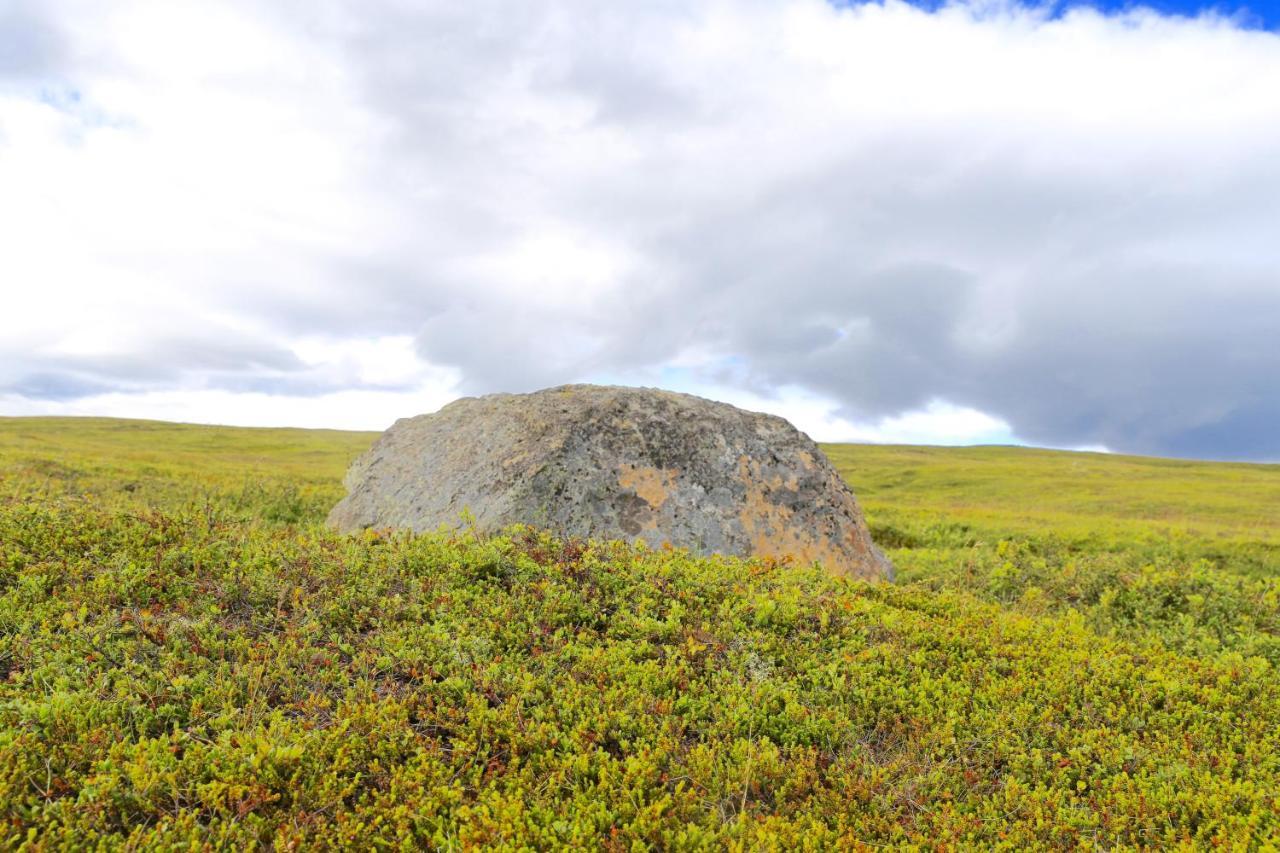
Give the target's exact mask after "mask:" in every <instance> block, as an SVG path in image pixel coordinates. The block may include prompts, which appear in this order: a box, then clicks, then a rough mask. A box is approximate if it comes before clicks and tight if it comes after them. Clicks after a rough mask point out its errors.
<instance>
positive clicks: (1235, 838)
mask: <svg viewBox="0 0 1280 853" xmlns="http://www.w3.org/2000/svg"><path fill="white" fill-rule="evenodd" d="M372 438H373V436H372V435H371V434H367V433H341V432H327V431H304V430H246V429H232V428H212V427H196V426H183V425H173V424H160V423H151V422H139V421H112V420H99V419H56V420H48V419H0V818H2V820H0V846H2V847H5V848H11V847H19V846H22V845H23V844H26V845H28V846H29V847H30V848H32V849H58V848H62V847H82V846H92V845H95V844H99V843H100V844H102V845H103V846H106V847H117V846H119V847H123V846H134V847H136V846H139V845H146V846H179V845H181V846H191V845H192V844H195V845H197V846H213V847H237V848H238V847H246V846H255V845H260V846H272V845H274V846H278V847H282V848H289V847H303V848H313V847H333V846H348V847H359V848H362V849H367V848H371V847H403V846H422V845H431V846H435V847H440V848H445V849H449V848H467V847H475V846H489V845H499V846H510V847H535V848H542V847H554V846H575V847H582V846H586V847H591V848H600V847H603V848H608V849H645V848H648V847H654V848H662V849H668V848H669V849H701V848H708V847H711V848H720V847H724V846H729V847H742V848H752V849H754V848H763V849H779V850H791V849H822V848H825V847H833V846H842V847H854V848H856V847H859V846H867V847H873V846H874V847H882V846H886V845H888V846H910V845H912V844H924V845H928V846H948V845H952V846H963V847H981V848H991V847H1003V848H1006V849H1027V848H1036V847H1075V846H1086V845H1087V846H1090V847H1093V846H1103V847H1119V848H1123V847H1162V848H1164V847H1177V846H1185V847H1203V846H1209V845H1211V844H1218V845H1222V846H1226V847H1228V848H1240V849H1250V848H1258V847H1264V846H1266V844H1267V843H1268V841H1270V842H1272V843H1274V842H1275V841H1276V840H1277V839H1280V675H1278V674H1277V667H1278V666H1280V581H1277V578H1278V577H1280V468H1276V467H1268V466H1248V465H1225V464H1207V463H1191V462H1172V461H1166V460H1152V459H1135V458H1126V457H1113V456H1100V455H1093V454H1074V453H1055V452H1048V451H1037V450H1024V449H1015V448H972V449H941V448H919V447H870V446H832V447H828V448H827V451H828V453H829V454H830V455H831V456H832V458H833V459H834V460H835V462H836V464H837V465H838V466H839V467H840V468H841V470H842V471H843V472H844V473H845V474H846V476H847V477H848V478H849V480H850V482H851V483H852V484H853V486H854V488H855V490H856V491H857V492H858V493H859V496H860V498H861V499H862V502H863V505H864V508H865V509H866V510H867V514H868V518H869V520H870V522H871V525H872V528H873V531H874V532H875V534H876V535H877V537H878V539H879V541H881V542H882V543H883V544H885V545H886V546H888V548H889V551H890V554H891V556H892V557H893V559H894V561H895V562H896V564H897V565H898V569H899V578H900V580H899V583H897V584H895V585H892V586H891V585H883V584H882V585H869V584H865V583H860V582H850V581H846V580H842V579H834V578H830V577H827V576H826V575H825V574H824V573H823V572H822V571H821V570H820V569H818V568H815V567H809V566H794V565H781V564H778V563H775V562H767V561H763V562H762V561H738V560H730V559H719V558H714V559H696V558H691V557H689V556H687V555H685V554H682V553H679V552H671V551H643V550H636V549H631V548H627V547H625V546H622V545H619V544H616V543H579V542H560V541H556V540H554V539H551V538H549V537H547V536H545V535H543V534H541V533H538V532H536V531H527V530H513V531H511V532H510V533H509V534H507V535H505V536H497V537H483V536H477V535H472V534H462V535H456V536H448V535H443V534H441V535H431V536H420V537H409V536H395V537H391V538H382V537H377V536H373V535H366V536H358V537H339V536H336V535H333V534H331V533H328V532H327V531H325V530H324V529H323V528H322V527H321V525H320V521H321V520H322V518H323V516H324V513H325V512H326V511H327V509H328V507H329V506H330V505H332V503H333V502H335V501H336V500H337V499H338V497H339V496H340V494H341V492H342V486H341V476H342V473H343V471H344V470H345V468H346V466H347V464H348V463H349V462H350V460H351V459H353V458H354V457H355V456H356V455H357V454H358V453H360V452H361V451H362V450H363V449H364V448H365V447H366V446H367V445H368V444H369V442H370V441H371V440H372Z"/></svg>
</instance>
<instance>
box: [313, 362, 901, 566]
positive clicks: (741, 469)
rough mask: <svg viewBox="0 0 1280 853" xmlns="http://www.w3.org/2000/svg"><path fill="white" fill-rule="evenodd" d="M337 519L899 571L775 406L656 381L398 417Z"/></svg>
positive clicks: (482, 401) (814, 450)
mask: <svg viewBox="0 0 1280 853" xmlns="http://www.w3.org/2000/svg"><path fill="white" fill-rule="evenodd" d="M346 485H347V491H348V494H347V497H346V498H344V499H343V500H342V502H341V503H339V504H338V505H337V506H336V507H335V508H334V510H333V512H332V513H330V515H329V523H330V524H331V525H332V526H334V527H336V528H338V529H339V530H344V531H350V530H358V529H360V528H365V527H374V528H408V529H411V530H415V531H423V530H434V529H436V528H439V527H441V526H450V527H452V526H457V525H459V524H460V523H462V519H463V518H464V516H465V517H466V518H468V519H469V520H470V521H471V522H472V523H474V524H476V525H477V526H478V527H480V528H481V529H486V530H492V529H498V528H501V527H505V526H507V525H510V524H516V523H522V524H531V525H535V526H538V527H543V528H547V529H550V530H552V531H555V532H557V533H560V534H562V535H568V536H580V537H591V538H597V539H601V538H603V539H630V540H644V541H645V542H647V543H648V544H650V545H653V546H658V545H661V544H662V543H666V542H670V543H671V544H672V545H675V546H678V547H682V548H688V549H690V550H692V551H694V552H697V553H704V554H706V553H721V554H730V555H736V556H748V555H753V554H754V555H762V556H775V557H782V556H789V557H793V558H795V559H796V560H798V561H800V562H805V563H808V562H811V561H818V562H820V563H822V564H823V565H824V566H826V567H827V568H828V569H829V570H830V571H833V572H837V573H840V574H848V575H854V576H857V577H864V578H891V577H892V572H893V569H892V566H891V565H890V564H889V562H888V560H887V559H885V557H884V555H883V554H881V553H880V551H879V549H877V548H876V547H875V545H873V544H872V542H871V536H870V534H869V533H868V532H867V526H866V523H865V521H864V520H863V518H862V513H861V512H860V511H859V509H858V504H857V502H856V501H855V500H854V496H853V492H851V491H850V490H849V487H848V486H847V485H846V484H845V483H844V481H843V480H842V479H841V478H840V475H839V474H837V473H836V471H835V469H834V468H833V467H832V465H831V463H830V462H829V461H828V460H827V458H826V456H825V455H824V454H823V453H822V451H821V450H819V449H818V446H817V445H816V444H814V443H813V441H812V440H810V439H809V437H808V436H806V435H805V434H804V433H802V432H800V431H799V430H797V429H796V428H795V427H793V426H792V425H791V424H789V423H788V422H787V421H785V420H783V419H782V418H779V417H775V416H773V415H764V414H758V413H755V412H746V411H743V410H742V409H738V408H735V407H733V406H730V405H727V404H724V403H716V402H712V401H710V400H704V399H701V398H699V397H693V396H690V395H688V394H676V393H673V392H670V391H659V390H655V389H649V388H616V387H600V386H594V385H566V386H563V387H560V388H551V389H548V390H545V391H539V392H537V393H533V394H494V395H492V396H488V397H470V398H466V399H462V400H457V401H455V402H453V403H450V404H449V405H447V406H445V407H444V408H443V409H441V410H440V411H438V412H436V413H435V414H430V415H421V416H419V417H415V418H406V419H404V420H400V421H397V422H396V423H395V425H393V426H392V427H391V428H390V429H389V430H387V431H386V432H385V433H384V434H383V435H382V437H381V438H379V439H378V441H377V443H376V444H374V446H373V447H372V448H371V449H370V450H369V452H367V453H366V454H365V455H364V456H362V457H361V458H360V459H358V460H357V461H356V463H355V464H354V465H353V466H352V467H351V470H350V471H349V472H348V474H347V479H346Z"/></svg>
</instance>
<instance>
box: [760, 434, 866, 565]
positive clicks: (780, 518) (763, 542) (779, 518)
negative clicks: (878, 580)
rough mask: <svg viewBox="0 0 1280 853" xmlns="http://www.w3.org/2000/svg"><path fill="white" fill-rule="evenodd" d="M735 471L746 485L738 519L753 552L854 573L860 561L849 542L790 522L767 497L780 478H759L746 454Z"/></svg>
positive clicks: (789, 513) (786, 512)
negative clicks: (840, 540)
mask: <svg viewBox="0 0 1280 853" xmlns="http://www.w3.org/2000/svg"><path fill="white" fill-rule="evenodd" d="M738 474H739V476H740V477H741V478H742V482H743V484H744V485H745V486H746V495H745V499H744V502H743V507H742V511H741V512H740V513H739V515H738V520H739V521H740V522H741V523H742V529H743V531H744V532H745V533H746V534H747V537H748V538H749V539H750V540H751V551H752V553H753V554H756V555H758V556H761V557H791V558H792V559H794V560H796V561H797V562H800V563H805V564H808V563H814V562H817V563H821V564H822V565H823V566H824V567H825V568H826V569H827V570H828V571H830V572H832V573H835V574H850V573H855V572H852V571H851V570H852V568H853V567H855V566H858V565H860V563H859V561H858V559H857V556H856V555H855V554H854V553H853V552H852V551H851V550H850V548H849V547H848V545H850V544H852V543H845V542H839V541H834V540H832V539H830V538H829V537H827V536H823V535H821V533H818V534H816V535H815V532H814V531H811V530H809V529H807V528H805V527H802V526H801V525H798V524H794V523H793V522H792V516H793V515H794V513H793V512H792V510H791V509H790V508H788V507H786V506H782V505H780V504H776V503H774V502H773V501H772V500H770V497H769V492H770V491H771V490H772V489H774V488H778V487H779V486H780V485H782V484H783V481H782V477H780V476H775V477H773V478H770V479H769V480H767V481H766V480H764V479H762V478H761V477H760V464H759V463H758V462H756V461H754V460H752V459H750V458H749V457H747V456H742V457H740V458H739V459H738ZM788 479H789V480H794V478H788ZM788 485H789V483H788Z"/></svg>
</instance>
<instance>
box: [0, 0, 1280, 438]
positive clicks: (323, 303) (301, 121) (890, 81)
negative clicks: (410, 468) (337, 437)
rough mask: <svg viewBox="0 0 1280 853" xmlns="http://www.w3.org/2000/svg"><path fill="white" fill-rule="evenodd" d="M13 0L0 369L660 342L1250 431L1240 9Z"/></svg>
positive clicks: (1266, 114) (630, 354)
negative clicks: (15, 72) (32, 0)
mask: <svg viewBox="0 0 1280 853" xmlns="http://www.w3.org/2000/svg"><path fill="white" fill-rule="evenodd" d="M12 8H18V9H19V11H20V20H21V22H22V23H20V24H19V25H18V26H17V27H16V28H11V29H16V30H17V31H19V36H17V38H19V39H21V40H22V43H23V44H24V45H28V47H24V48H23V51H25V52H23V51H13V52H12V55H13V56H22V57H26V58H25V59H23V60H22V65H23V68H24V69H26V70H24V71H23V74H24V75H26V76H24V77H22V78H21V79H22V80H25V81H27V82H26V83H25V84H21V85H17V86H16V87H15V85H9V87H8V88H0V186H3V187H4V188H5V191H4V192H3V193H2V194H0V233H3V234H5V235H6V238H7V240H6V242H7V243H8V244H11V245H12V246H14V249H13V250H12V251H6V253H5V256H4V257H3V258H0V281H3V282H4V283H3V284H0V288H2V289H3V290H0V296H3V299H4V301H5V303H6V306H7V308H8V310H7V311H5V312H3V314H2V315H0V341H3V342H4V343H3V344H2V345H0V349H2V350H3V355H4V356H5V366H4V368H3V369H0V394H3V393H8V394H10V395H21V397H22V398H23V399H25V400H28V401H39V400H42V399H44V400H50V401H52V400H63V401H65V402H64V403H63V404H59V405H82V406H88V405H92V401H93V400H95V399H104V398H103V395H104V394H107V395H110V394H112V393H117V394H125V397H126V398H127V397H128V395H129V394H133V395H135V397H137V399H142V397H141V396H138V395H151V398H152V399H155V395H165V394H195V393H219V394H221V393H224V392H225V393H229V394H235V393H243V394H250V393H252V394H261V395H265V396H266V397H269V398H272V399H277V400H282V401H283V400H294V401H297V405H298V406H299V408H297V409H296V410H297V411H299V412H302V411H303V410H304V408H305V410H306V411H307V412H309V413H311V414H309V415H308V417H310V416H312V415H314V413H316V412H318V411H320V410H319V409H316V408H315V406H317V405H320V403H317V402H314V401H320V400H326V399H328V400H331V401H333V400H337V399H338V397H337V396H335V395H341V394H343V393H346V392H348V391H349V392H351V393H364V392H368V393H375V394H384V393H385V394H390V395H392V397H389V398H387V399H393V398H394V395H395V394H396V393H399V394H402V395H404V396H403V397H402V398H401V399H403V401H404V404H405V407H406V408H405V410H404V412H403V413H408V412H409V411H412V409H411V408H410V407H411V406H413V405H416V404H417V402H418V401H420V400H422V399H428V398H429V399H436V398H437V397H445V398H447V397H448V396H449V395H450V394H454V393H480V392H487V391H495V390H526V389H530V388H534V387H539V386H543V385H549V384H554V383H558V382H566V381H581V380H599V379H613V380H617V381H627V382H647V381H653V380H654V379H655V377H656V378H657V379H658V380H659V381H661V380H662V378H663V377H664V376H669V375H670V374H669V373H666V372H665V371H669V370H670V369H671V368H673V367H677V366H678V368H679V371H680V375H681V376H682V377H684V378H685V380H687V381H688V382H689V383H691V384H694V385H696V386H697V387H698V388H699V389H701V390H703V392H704V393H708V394H711V395H713V396H718V397H721V398H723V399H749V400H752V401H755V403H756V404H757V405H759V406H762V407H771V408H772V409H773V410H777V411H780V412H781V413H783V414H787V415H789V416H791V417H793V418H795V419H796V420H798V421H799V420H805V421H806V422H808V423H810V424H814V425H816V427H815V428H816V429H820V430H821V431H822V433H821V434H820V435H819V437H821V438H832V439H841V438H854V437H859V436H863V437H865V436H866V435H869V434H874V435H877V436H884V435H890V434H891V433H892V430H895V429H896V430H897V431H898V432H897V433H892V434H897V435H899V436H901V437H903V438H910V440H923V438H926V437H928V436H929V435H932V436H934V437H935V438H946V437H948V434H950V435H952V436H975V435H981V436H995V437H997V439H1000V440H1002V439H1001V437H1004V436H1016V437H1017V438H1019V439H1021V440H1026V441H1031V442H1039V443H1049V444H1054V445H1060V446H1080V445H1104V446H1107V447H1109V448H1112V449H1116V450H1124V451H1134V452H1149V453H1167V454H1181V455H1196V456H1215V457H1230V458H1253V459H1260V458H1272V459H1275V458H1280V431H1277V430H1275V429H1269V428H1268V424H1274V423H1275V422H1276V417H1275V415H1276V414H1277V403H1276V401H1277V400H1280V379H1277V378H1276V377H1277V376H1280V370H1278V368H1280V363H1278V362H1280V347H1276V346H1275V343H1274V342H1275V341H1276V340H1277V334H1278V333H1280V273H1277V270H1280V248H1277V245H1278V244H1277V241H1276V240H1275V234H1276V233H1277V231H1278V230H1280V160H1278V159H1277V158H1276V157H1275V152H1276V151H1280V106H1278V103H1280V102H1277V101H1276V99H1275V97H1274V93H1275V92H1276V91H1280V36H1277V35H1276V34H1274V33H1270V32H1267V31H1260V30H1247V29H1242V28H1240V27H1239V26H1237V25H1236V24H1235V22H1233V21H1231V20H1226V19H1222V18H1218V17H1215V16H1213V15H1212V14H1206V15H1202V16H1201V17H1198V18H1170V17H1163V16H1160V15H1158V14H1155V13H1153V12H1149V11H1144V10H1142V9H1141V8H1138V9H1135V10H1133V11H1130V12H1127V13H1124V14H1118V15H1112V16H1107V15H1103V14H1100V13H1097V12H1094V11H1090V10H1087V9H1075V10H1068V11H1067V12H1065V13H1064V14H1061V15H1056V16H1049V15H1048V14H1047V13H1046V12H1044V11H1041V10H1037V9H1027V8H1024V7H1021V6H1018V5H1012V4H1005V3H996V4H987V3H975V4H972V5H964V4H962V5H951V6H946V7H944V8H942V9H940V10H938V11H936V12H932V13H930V12H925V11H922V10H920V9H918V8H915V7H912V6H908V5H906V4H902V3H897V2H887V3H884V4H883V5H881V4H867V5H855V6H850V7H840V8H837V7H836V6H834V5H831V4H828V3H825V2H820V0H748V2H736V3H729V2H719V0H699V2H692V3H690V2H681V3H676V2H659V3H650V4H631V5H629V6H626V7H618V6H612V7H601V6H599V4H594V3H589V2H587V0H561V2H555V3H550V4H535V5H531V6H528V5H522V6H517V7H512V6H511V4H509V3H498V2H494V0H476V2H473V3H467V4H453V3H449V4H446V3H422V4H403V3H398V2H391V0H386V2H373V3H368V4H361V5H360V6H359V7H356V6H354V5H348V4H342V3H337V2H334V3H322V4H279V5H274V6H271V7H262V6H261V5H260V4H249V3H247V2H246V3H222V4H211V3H198V2H189V3H181V4H162V5H156V4H142V3H132V2H124V3H120V4H111V5H110V6H109V7H106V6H101V5H99V4H77V3H70V2H68V3H57V4H43V5H41V6H38V7H37V6H34V5H31V6H25V7H12ZM5 29H6V28H4V27H0V31H3V30H5ZM39 45H43V46H42V47H38V49H37V47H32V46H39ZM6 73H7V72H5V71H0V76H4V75H5V74H6ZM14 79H18V78H14ZM389 341H390V342H394V343H386V342H389ZM378 342H382V343H378ZM362 347H364V348H365V349H364V350H361V348H362ZM388 347H389V348H390V349H388ZM392 350H394V352H395V355H388V353H390V352H391V351H392ZM356 352H363V353H364V355H362V356H360V357H359V358H356V357H355V356H354V355H353V353H356ZM68 353H70V355H68ZM378 353H381V354H382V355H381V356H379V355H378ZM72 356H74V357H72ZM379 358H387V359H389V363H391V364H395V365H399V367H397V368H396V369H395V370H393V371H392V372H394V373H396V376H395V378H394V379H388V378H386V377H381V378H371V376H372V374H371V372H370V368H369V365H374V364H376V363H377V361H378V359H379ZM357 362H358V363H359V364H363V365H365V367H360V366H358V365H357ZM373 372H374V373H376V370H374V371H373ZM413 395H417V396H413ZM744 395H745V396H744ZM10 399H16V397H11V398H10ZM122 399H123V398H122ZM167 399H169V400H170V403H171V402H172V400H174V399H178V398H176V397H175V398H167ZM255 399H256V398H255ZM306 399H310V400H312V401H313V402H311V403H307V404H306V406H305V407H304V406H303V403H302V402H301V401H303V400H306ZM77 400H79V402H78V403H77V402H76V401H77ZM170 403H166V405H169V404H170ZM23 405H24V407H25V406H28V405H38V403H36V404H32V403H30V402H29V403H24V404H23ZM50 405H53V404H52V403H50ZM112 405H113V406H115V405H116V404H115V403H113V404H112ZM335 405H336V404H335ZM259 408H261V407H259ZM262 410H263V411H265V409H262ZM271 410H272V411H273V412H276V413H277V414H279V416H281V417H286V418H287V413H288V411H289V408H288V405H286V404H285V403H283V402H282V403H279V404H278V405H276V404H273V407H272V408H271ZM113 411H114V409H113ZM335 412H336V410H335ZM939 413H941V414H939ZM913 418H914V419H916V420H915V421H913V420H912V419H913ZM966 418H967V419H968V420H966ZM975 418H978V419H985V420H974V419H975ZM920 419H924V420H920ZM911 423H928V424H931V425H932V426H930V427H929V430H932V432H929V430H925V431H924V432H923V433H922V432H919V431H917V432H915V433H912V432H911V431H910V429H909V428H908V426H906V425H907V424H911ZM975 424H980V426H974V425H975ZM369 425H370V426H379V425H381V424H374V423H370V424H369ZM886 430H888V431H889V432H885V431H886ZM974 440H985V439H982V438H977V439H974Z"/></svg>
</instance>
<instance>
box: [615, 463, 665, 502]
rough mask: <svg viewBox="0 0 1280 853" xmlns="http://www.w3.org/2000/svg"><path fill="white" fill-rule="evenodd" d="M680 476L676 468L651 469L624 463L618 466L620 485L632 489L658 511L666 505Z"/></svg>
mask: <svg viewBox="0 0 1280 853" xmlns="http://www.w3.org/2000/svg"><path fill="white" fill-rule="evenodd" d="M679 474H680V472H679V471H677V470H675V469H674V468H649V467H645V466H642V465H631V464H629V463H626V462H623V463H621V464H620V465H619V466H618V485H620V486H622V487H623V488H624V489H631V491H633V492H635V493H636V495H638V496H639V497H640V499H641V500H643V501H644V502H645V503H647V504H648V505H649V506H651V507H653V508H654V509H658V508H659V507H661V506H662V505H663V504H664V503H666V500H667V497H668V496H670V494H671V490H672V489H673V488H675V479H676V477H677V476H679Z"/></svg>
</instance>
